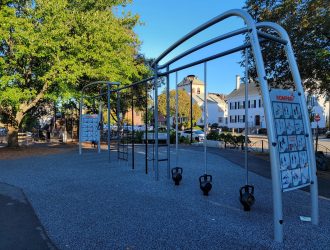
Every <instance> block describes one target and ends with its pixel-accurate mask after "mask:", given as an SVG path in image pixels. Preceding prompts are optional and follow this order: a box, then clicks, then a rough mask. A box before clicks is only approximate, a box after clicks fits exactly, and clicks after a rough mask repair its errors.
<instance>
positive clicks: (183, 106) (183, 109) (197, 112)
mask: <svg viewBox="0 0 330 250" xmlns="http://www.w3.org/2000/svg"><path fill="white" fill-rule="evenodd" d="M158 111H159V113H160V114H161V115H163V116H165V115H166V93H162V94H160V95H159V97H158ZM170 116H175V90H171V91H170ZM178 116H179V117H187V118H188V122H190V96H189V95H188V93H187V92H186V91H184V90H178ZM201 116H202V111H201V109H200V108H199V106H198V105H197V103H193V110H192V118H193V122H196V121H197V120H198V119H199V118H200V117H201Z"/></svg>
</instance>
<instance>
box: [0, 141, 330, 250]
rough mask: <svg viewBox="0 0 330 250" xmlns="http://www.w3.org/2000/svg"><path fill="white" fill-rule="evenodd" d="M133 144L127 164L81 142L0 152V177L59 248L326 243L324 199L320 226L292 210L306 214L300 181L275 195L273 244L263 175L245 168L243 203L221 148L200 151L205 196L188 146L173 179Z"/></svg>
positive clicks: (239, 178) (237, 177)
mask: <svg viewBox="0 0 330 250" xmlns="http://www.w3.org/2000/svg"><path fill="white" fill-rule="evenodd" d="M198 150H199V149H198ZM136 151H137V153H136V159H137V162H138V163H137V164H136V166H135V170H131V164H130V161H129V162H123V161H117V159H116V155H115V154H114V153H113V154H112V155H111V163H110V164H109V163H108V162H107V158H108V154H107V152H102V153H101V154H97V153H95V151H92V150H84V153H83V155H81V156H79V155H78V154H77V152H71V153H67V154H60V155H49V156H40V157H34V158H25V159H19V160H8V161H6V160H5V161H1V163H0V182H5V183H8V184H10V185H14V186H16V187H19V188H22V189H23V190H24V193H25V195H26V198H27V200H28V201H29V202H30V203H31V205H32V206H33V208H34V210H35V213H36V215H37V217H38V218H39V220H40V221H41V223H42V225H43V226H44V228H45V230H46V232H47V234H48V236H49V238H50V239H51V240H52V242H54V244H55V245H56V246H57V247H58V248H59V249H251V248H253V249H328V248H329V246H330V239H329V235H330V213H329V211H330V201H329V200H327V199H323V198H320V199H319V204H320V225H319V226H314V225H312V224H311V223H309V222H302V221H301V220H300V219H299V216H301V215H303V216H309V214H310V211H309V210H310V208H309V207H310V206H309V201H310V198H309V194H308V193H306V192H303V191H300V190H296V191H292V192H287V193H285V194H283V203H284V209H283V211H284V218H283V219H284V234H285V240H284V243H283V244H279V243H276V242H274V241H273V226H272V224H273V218H272V216H273V215H272V199H271V182H270V180H269V179H267V178H264V177H262V176H259V175H256V174H254V173H251V174H250V180H251V183H253V184H254V185H255V190H256V191H255V196H256V203H255V205H254V206H253V208H252V211H250V212H243V211H242V207H241V205H240V203H239V200H238V190H239V188H240V187H241V186H242V185H243V184H244V182H245V170H244V169H242V168H241V167H239V166H238V165H237V164H234V163H233V162H231V161H228V160H227V159H225V158H224V157H223V156H220V155H218V154H216V153H214V154H211V153H210V154H208V169H209V173H210V174H212V176H213V189H212V191H211V192H210V195H209V196H208V197H205V196H203V195H202V194H201V191H200V189H199V184H198V177H199V176H200V175H201V174H203V173H204V160H203V157H202V154H200V153H196V149H192V148H182V149H180V151H179V162H178V165H179V166H182V167H183V168H184V173H183V181H182V183H181V185H180V186H174V185H173V182H172V180H170V179H167V168H166V163H165V162H162V163H160V166H159V181H155V179H154V172H153V171H152V169H150V174H149V175H146V174H145V173H144V148H143V147H141V148H137V149H136ZM160 154H161V155H162V154H163V153H160ZM171 155H172V166H175V165H176V163H175V157H174V155H175V153H174V152H173V151H172V153H171ZM150 165H151V164H150ZM47 247H48V246H47ZM50 247H51V246H50ZM11 249H15V248H11ZM16 249H20V248H19V247H17V248H16ZM27 249H29V248H27ZM32 249H33V248H32ZM40 249H43V248H40Z"/></svg>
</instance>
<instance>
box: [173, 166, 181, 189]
mask: <svg viewBox="0 0 330 250" xmlns="http://www.w3.org/2000/svg"><path fill="white" fill-rule="evenodd" d="M171 172H172V179H173V181H174V184H175V185H177V186H178V185H179V184H180V181H181V180H182V172H183V170H182V168H180V167H175V168H172V170H171Z"/></svg>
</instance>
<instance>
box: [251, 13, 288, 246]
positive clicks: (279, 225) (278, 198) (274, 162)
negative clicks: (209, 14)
mask: <svg viewBox="0 0 330 250" xmlns="http://www.w3.org/2000/svg"><path fill="white" fill-rule="evenodd" d="M250 18H251V17H250ZM251 19H252V18H251ZM245 22H247V20H245ZM249 22H250V23H249V25H250V28H251V31H250V32H249V33H248V35H249V39H250V41H251V45H252V52H253V55H254V60H255V63H256V68H257V73H258V80H259V83H260V89H261V93H262V97H263V103H264V109H265V118H266V125H267V131H268V142H269V153H270V159H271V173H272V186H273V209H274V239H275V241H277V242H283V203H282V188H281V184H280V173H279V171H278V166H279V165H280V164H279V159H278V157H277V139H276V136H275V135H276V134H275V126H274V124H275V121H274V115H273V111H272V107H271V100H270V95H269V89H268V83H267V78H266V71H265V67H264V61H263V58H262V54H261V48H260V44H259V40H258V35H257V29H256V26H255V25H254V23H252V22H253V21H252V20H249Z"/></svg>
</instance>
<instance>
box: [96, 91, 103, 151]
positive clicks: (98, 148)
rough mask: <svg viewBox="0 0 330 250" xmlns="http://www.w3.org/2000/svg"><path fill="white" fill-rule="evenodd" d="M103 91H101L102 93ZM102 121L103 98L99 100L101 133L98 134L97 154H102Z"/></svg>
mask: <svg viewBox="0 0 330 250" xmlns="http://www.w3.org/2000/svg"><path fill="white" fill-rule="evenodd" d="M101 91H102V90H100V92H101ZM101 121H102V101H101V97H100V99H99V133H98V137H99V138H98V140H97V153H98V154H99V153H101V126H103V124H101Z"/></svg>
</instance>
